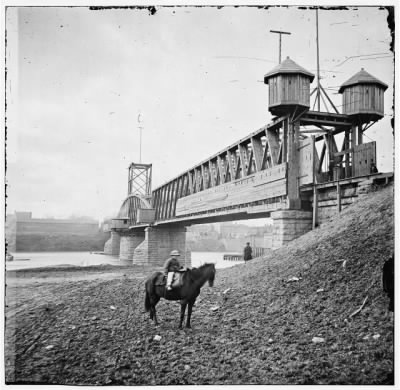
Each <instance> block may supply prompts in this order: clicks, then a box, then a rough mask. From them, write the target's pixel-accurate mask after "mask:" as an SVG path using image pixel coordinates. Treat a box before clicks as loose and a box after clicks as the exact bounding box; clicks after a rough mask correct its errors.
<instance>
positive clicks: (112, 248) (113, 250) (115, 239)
mask: <svg viewBox="0 0 400 390" xmlns="http://www.w3.org/2000/svg"><path fill="white" fill-rule="evenodd" d="M120 241H121V236H120V235H119V233H117V232H113V231H111V237H110V238H109V240H108V241H107V242H106V243H105V244H104V254H106V255H112V256H118V255H119V246H120Z"/></svg>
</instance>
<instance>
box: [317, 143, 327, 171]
mask: <svg viewBox="0 0 400 390" xmlns="http://www.w3.org/2000/svg"><path fill="white" fill-rule="evenodd" d="M325 152H326V144H325V142H324V144H323V145H322V150H321V157H320V159H319V164H318V173H321V170H322V164H323V162H324V157H325Z"/></svg>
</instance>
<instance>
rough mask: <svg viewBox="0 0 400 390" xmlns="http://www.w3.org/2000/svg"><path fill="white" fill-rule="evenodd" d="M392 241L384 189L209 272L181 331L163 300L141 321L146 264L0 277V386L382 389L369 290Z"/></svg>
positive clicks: (380, 329) (380, 317)
mask: <svg viewBox="0 0 400 390" xmlns="http://www.w3.org/2000/svg"><path fill="white" fill-rule="evenodd" d="M393 248H394V207H393V189H392V188H386V189H384V190H382V191H379V192H377V193H374V194H369V195H368V196H365V197H364V198H361V199H360V200H359V201H358V202H357V203H355V204H354V205H352V206H349V208H347V209H345V210H343V211H342V212H341V213H340V215H338V216H337V217H336V218H333V219H332V221H330V222H328V223H326V224H324V225H322V226H321V227H319V228H318V229H316V230H315V231H311V232H309V233H307V234H305V235H304V236H302V237H300V238H298V239H297V240H295V241H292V242H291V243H289V244H288V245H287V246H285V247H283V248H280V249H278V250H276V251H274V252H273V253H271V254H268V255H266V256H265V257H263V258H259V259H254V260H253V261H251V262H248V263H246V264H238V265H236V266H233V267H230V268H226V269H218V270H217V275H216V279H215V284H214V287H212V288H211V287H209V286H208V285H206V286H204V287H203V288H202V289H201V293H200V296H199V298H198V299H197V301H196V304H195V306H194V309H193V315H192V327H193V328H192V329H191V330H187V329H184V330H178V329H177V326H178V323H179V313H180V306H179V303H177V302H169V301H165V300H162V301H161V302H160V303H159V304H158V305H157V313H158V318H159V321H160V325H159V326H158V327H156V326H154V324H153V322H152V321H151V320H150V319H149V315H148V313H146V312H145V310H144V297H145V295H144V282H145V278H146V276H147V275H148V270H146V269H143V270H139V269H135V268H134V267H123V266H122V267H113V266H112V265H104V266H96V267H93V268H92V267H86V268H85V270H83V269H82V268H80V267H76V268H75V269H67V268H65V269H61V268H57V269H48V268H47V269H46V270H25V271H23V270H19V271H11V273H9V272H10V271H9V272H7V290H6V293H7V307H6V337H5V359H6V362H5V367H6V370H5V376H6V381H7V383H9V384H11V383H13V384H15V383H19V384H53V385H56V384H57V385H116V386H117V385H131V386H133V385H185V384H191V385H207V384H211V385H272V384H273V385H288V384H290V385H295V384H302V385H315V384H320V385H335V384H336V385H383V384H386V385H389V384H393V378H394V322H393V317H392V316H391V315H390V314H389V313H388V311H387V308H388V302H389V299H388V297H387V296H386V294H385V293H384V292H383V291H382V286H381V284H380V280H381V277H382V266H383V264H384V262H385V260H386V259H387V258H388V257H389V256H390V255H391V253H392V251H393ZM12 272H15V273H14V274H13V273H12ZM155 336H158V337H155Z"/></svg>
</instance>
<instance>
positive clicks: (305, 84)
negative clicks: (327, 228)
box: [264, 57, 388, 209]
mask: <svg viewBox="0 0 400 390" xmlns="http://www.w3.org/2000/svg"><path fill="white" fill-rule="evenodd" d="M313 80H314V75H313V74H312V73H311V72H309V71H308V70H306V69H304V68H303V67H301V66H300V65H298V64H297V63H296V62H294V61H293V60H292V59H290V58H289V57H287V58H286V60H284V61H283V62H282V63H281V64H279V65H278V66H276V67H275V68H273V69H272V70H271V71H270V72H268V73H267V74H265V76H264V83H265V84H268V86H269V102H268V109H269V111H270V112H271V114H273V115H276V116H278V117H280V118H281V119H282V121H283V122H282V123H283V125H282V128H281V129H280V130H278V131H277V138H278V139H279V143H280V151H279V155H280V158H279V161H281V162H282V163H286V164H287V194H288V202H289V204H288V205H289V208H290V209H296V208H297V209H299V208H303V207H304V204H305V203H307V200H305V199H307V197H308V199H309V192H310V190H311V189H312V190H313V191H314V201H313V202H312V203H314V202H316V201H317V200H316V198H315V191H316V188H317V187H318V186H325V187H326V188H328V187H329V186H331V185H332V184H329V182H331V183H332V182H335V183H336V182H338V181H339V180H347V179H349V180H347V181H348V182H349V183H350V182H351V181H354V180H353V179H354V178H358V179H357V180H363V178H365V177H368V176H369V175H371V174H375V173H377V169H376V143H375V142H374V141H373V142H369V143H364V142H363V141H364V140H363V133H364V131H365V130H367V129H368V128H369V127H370V126H372V125H373V124H374V123H375V122H376V121H378V120H379V119H381V118H383V116H384V98H383V95H384V91H385V90H386V89H387V88H388V86H387V85H386V84H385V83H383V82H381V81H380V80H378V79H377V78H375V77H374V76H372V75H370V74H369V73H367V72H366V71H365V70H364V69H361V71H360V72H358V73H357V74H355V75H354V76H353V77H351V78H350V79H349V80H347V81H346V82H345V83H343V85H341V87H340V89H339V93H341V94H342V95H343V112H342V113H339V111H338V110H337V108H336V107H335V106H334V105H333V103H332V101H331V100H330V99H329V97H328V96H327V94H326V92H325V91H324V90H323V88H322V87H321V86H320V84H319V83H318V86H317V89H318V88H320V89H322V90H323V91H322V92H323V93H324V94H325V96H326V98H327V99H328V100H329V102H330V103H331V105H332V107H333V108H334V110H335V112H328V111H329V109H328V106H327V104H325V102H324V104H325V108H326V110H327V112H322V111H319V110H318V111H313V110H311V109H310V96H311V95H312V93H311V94H310V84H311V83H312V81H313ZM313 92H315V90H314V91H313ZM318 93H319V92H318ZM319 96H322V95H321V94H320V93H319ZM318 106H319V105H318ZM338 187H339V185H338ZM321 188H322V187H321ZM307 191H308V194H306V193H307ZM338 193H339V190H338ZM314 209H315V207H314Z"/></svg>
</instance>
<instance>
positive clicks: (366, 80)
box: [339, 68, 388, 93]
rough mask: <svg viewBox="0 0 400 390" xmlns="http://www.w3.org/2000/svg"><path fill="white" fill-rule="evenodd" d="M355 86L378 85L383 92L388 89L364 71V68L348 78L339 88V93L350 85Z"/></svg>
mask: <svg viewBox="0 0 400 390" xmlns="http://www.w3.org/2000/svg"><path fill="white" fill-rule="evenodd" d="M356 84H378V85H380V86H381V87H383V89H384V90H386V89H387V87H388V86H387V84H385V83H383V82H382V81H380V80H378V79H377V78H376V77H374V76H372V75H370V74H369V73H368V72H366V71H365V70H364V68H361V70H360V71H359V72H358V73H356V74H355V75H354V76H352V77H350V78H349V79H348V80H347V81H346V82H344V83H343V84H342V85H341V86H340V88H339V93H343V91H344V89H345V88H346V87H350V86H351V85H356Z"/></svg>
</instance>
